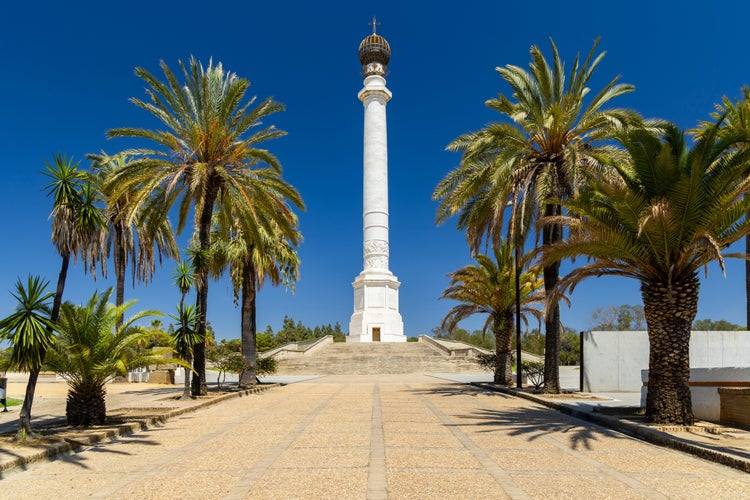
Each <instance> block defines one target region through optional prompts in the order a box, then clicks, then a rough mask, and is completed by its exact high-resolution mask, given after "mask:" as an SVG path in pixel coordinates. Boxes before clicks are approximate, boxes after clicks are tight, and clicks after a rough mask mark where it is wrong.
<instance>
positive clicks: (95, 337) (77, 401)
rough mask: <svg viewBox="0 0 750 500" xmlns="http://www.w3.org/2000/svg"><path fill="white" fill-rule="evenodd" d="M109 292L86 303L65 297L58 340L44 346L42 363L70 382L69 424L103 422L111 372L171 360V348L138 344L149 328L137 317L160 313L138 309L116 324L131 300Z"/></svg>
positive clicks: (116, 373)
mask: <svg viewBox="0 0 750 500" xmlns="http://www.w3.org/2000/svg"><path fill="white" fill-rule="evenodd" d="M111 294H112V289H111V288H110V289H108V290H106V291H105V292H103V293H94V294H93V295H92V296H91V298H90V299H89V301H88V302H87V303H86V304H84V305H80V306H77V305H74V304H71V303H70V302H66V303H64V304H63V305H62V308H61V311H60V319H59V322H58V329H59V334H58V336H57V340H56V342H55V344H54V345H53V346H52V347H51V348H50V349H49V351H48V352H47V358H46V364H47V365H48V366H49V367H50V368H51V369H52V370H54V371H55V372H57V373H58V374H59V375H60V376H62V377H63V378H64V379H65V380H66V381H67V382H68V398H67V404H66V409H65V415H66V417H67V419H68V424H70V425H76V426H77V425H81V426H90V425H95V424H103V423H104V421H105V418H106V416H107V411H106V403H105V395H106V384H107V382H108V381H110V380H111V379H112V378H113V377H116V376H126V375H127V372H128V370H130V369H133V368H139V367H143V366H149V365H155V364H160V363H165V362H175V361H174V360H172V359H167V356H168V354H169V352H170V349H169V348H164V349H158V350H152V349H140V348H138V344H139V343H142V342H144V341H146V340H147V339H148V338H150V337H151V336H152V335H153V331H151V330H149V329H147V328H144V327H141V326H139V325H137V324H136V322H138V321H140V320H142V319H144V318H147V317H149V316H160V315H161V313H160V312H158V311H142V312H139V313H136V314H134V315H133V316H131V317H130V318H126V319H125V320H124V321H123V323H122V325H121V326H119V327H117V326H116V325H117V323H118V319H119V318H120V317H122V316H123V315H124V313H125V312H126V311H127V310H128V309H129V308H130V307H132V306H133V304H134V303H135V301H130V302H126V303H125V304H123V305H121V306H115V305H113V304H111V303H109V298H110V296H111Z"/></svg>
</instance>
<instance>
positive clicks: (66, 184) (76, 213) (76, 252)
mask: <svg viewBox="0 0 750 500" xmlns="http://www.w3.org/2000/svg"><path fill="white" fill-rule="evenodd" d="M78 164H79V163H78V162H75V163H73V159H72V158H68V157H67V156H65V155H63V154H61V153H58V154H56V155H54V156H53V160H52V163H48V162H45V165H44V167H45V169H44V171H43V172H42V173H43V174H44V175H45V176H47V177H49V178H50V179H51V182H50V184H48V185H47V186H46V187H45V188H44V189H45V190H46V191H47V194H48V195H51V196H52V197H53V208H52V214H51V215H50V217H51V218H52V243H53V244H54V245H55V247H56V248H57V251H58V253H59V254H60V257H61V258H62V265H61V268H60V274H59V277H58V281H57V290H56V292H55V300H54V303H53V305H52V313H51V318H52V321H53V322H54V321H57V317H58V315H59V311H60V304H62V296H63V292H64V290H65V281H66V279H67V276H68V267H69V265H70V258H71V257H73V258H74V260H75V259H77V258H78V257H80V258H81V260H82V261H83V264H84V269H89V268H91V269H95V263H96V257H97V256H98V253H97V252H98V248H97V244H96V243H97V242H96V236H97V232H98V231H99V229H100V228H101V227H102V225H103V222H104V219H103V216H102V213H101V211H100V210H99V208H98V207H97V206H96V204H95V202H96V194H95V191H94V190H93V189H92V187H91V183H90V182H89V180H88V176H87V175H86V173H85V172H82V171H80V170H79V169H78Z"/></svg>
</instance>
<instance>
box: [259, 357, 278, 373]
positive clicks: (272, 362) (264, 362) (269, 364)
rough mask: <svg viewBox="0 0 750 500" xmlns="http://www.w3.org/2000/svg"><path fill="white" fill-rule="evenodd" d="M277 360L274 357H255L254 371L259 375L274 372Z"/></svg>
mask: <svg viewBox="0 0 750 500" xmlns="http://www.w3.org/2000/svg"><path fill="white" fill-rule="evenodd" d="M276 367H277V361H276V358H261V357H259V358H258V359H257V366H256V367H255V371H256V373H257V374H258V376H259V377H262V376H263V375H273V374H274V373H276Z"/></svg>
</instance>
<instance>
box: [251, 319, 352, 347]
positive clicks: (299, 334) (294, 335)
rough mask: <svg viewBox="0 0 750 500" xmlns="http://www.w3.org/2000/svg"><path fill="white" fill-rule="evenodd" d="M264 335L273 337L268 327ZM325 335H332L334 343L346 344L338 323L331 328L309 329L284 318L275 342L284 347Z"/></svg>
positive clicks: (324, 326)
mask: <svg viewBox="0 0 750 500" xmlns="http://www.w3.org/2000/svg"><path fill="white" fill-rule="evenodd" d="M265 333H266V334H269V335H273V329H272V328H271V326H270V325H269V326H267V327H266V331H265ZM326 335H332V336H333V341H334V342H346V335H345V334H344V332H343V331H341V325H340V324H339V323H338V321H337V322H336V323H335V324H334V325H333V326H331V324H330V323H329V324H326V325H320V326H315V327H313V328H310V327H308V326H305V325H303V324H302V322H301V321H297V322H296V323H295V322H294V319H292V318H290V317H289V316H284V323H283V325H282V326H281V330H279V331H278V332H276V335H275V340H276V344H277V345H284V344H290V343H292V342H303V341H305V340H313V339H319V338H322V337H325V336H326Z"/></svg>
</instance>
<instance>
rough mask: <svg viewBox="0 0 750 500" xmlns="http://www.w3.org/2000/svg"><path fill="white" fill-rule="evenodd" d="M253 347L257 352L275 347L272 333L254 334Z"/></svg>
mask: <svg viewBox="0 0 750 500" xmlns="http://www.w3.org/2000/svg"><path fill="white" fill-rule="evenodd" d="M255 347H256V349H258V352H265V351H270V350H271V349H273V348H275V347H277V344H276V339H274V338H273V334H270V335H269V334H267V333H258V334H257V335H256V336H255Z"/></svg>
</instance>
